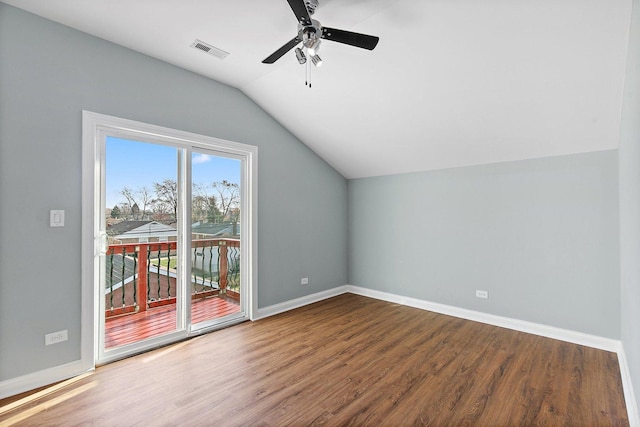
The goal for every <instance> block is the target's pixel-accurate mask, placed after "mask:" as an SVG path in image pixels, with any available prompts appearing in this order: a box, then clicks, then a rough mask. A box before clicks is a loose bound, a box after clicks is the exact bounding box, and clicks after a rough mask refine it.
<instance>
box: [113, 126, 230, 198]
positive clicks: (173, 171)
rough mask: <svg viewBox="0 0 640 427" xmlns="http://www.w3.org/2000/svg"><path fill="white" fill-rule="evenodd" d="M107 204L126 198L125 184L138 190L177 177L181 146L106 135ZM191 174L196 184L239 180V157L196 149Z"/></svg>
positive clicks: (151, 187)
mask: <svg viewBox="0 0 640 427" xmlns="http://www.w3.org/2000/svg"><path fill="white" fill-rule="evenodd" d="M106 145H107V147H106V154H107V160H106V207H108V208H112V207H113V206H115V205H116V204H119V203H120V202H123V201H124V197H122V196H121V195H120V194H119V193H120V190H122V188H123V187H129V188H131V189H132V190H134V191H135V190H137V189H138V188H140V187H147V188H148V189H149V190H150V191H151V192H153V183H154V182H161V181H163V180H165V179H173V180H175V179H176V177H177V170H178V169H177V156H178V149H176V148H173V147H167V146H164V145H158V144H148V143H144V142H138V141H131V140H126V139H120V138H114V137H107V144H106ZM191 174H192V179H193V182H194V183H196V184H211V183H213V182H217V181H222V180H224V179H226V180H227V181H230V182H234V183H238V184H239V183H240V161H239V160H235V159H227V158H224V157H217V156H207V155H205V154H201V153H193V156H192V168H191Z"/></svg>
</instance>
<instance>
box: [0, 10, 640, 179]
mask: <svg viewBox="0 0 640 427" xmlns="http://www.w3.org/2000/svg"><path fill="white" fill-rule="evenodd" d="M2 1H4V2H5V3H7V4H10V5H13V6H16V7H19V8H22V9H25V10H27V11H30V12H33V13H35V14H37V15H41V16H43V17H45V18H48V19H51V20H53V21H57V22H60V23H62V24H65V25H68V26H70V27H73V28H76V29H78V30H81V31H84V32H87V33H90V34H93V35H95V36H98V37H101V38H104V39H106V40H109V41H112V42H114V43H117V44H120V45H122V46H126V47H128V48H131V49H133V50H136V51H139V52H141V53H144V54H146V55H149V56H152V57H155V58H158V59H161V60H163V61H166V62H169V63H171V64H174V65H177V66H179V67H182V68H185V69H187V70H191V71H193V72H195V73H198V74H201V75H203V76H206V77H209V78H211V79H214V80H218V81H220V82H223V83H226V84H228V85H231V86H234V87H236V88H238V89H240V90H241V91H243V92H244V93H245V94H246V95H247V96H249V97H250V98H251V99H253V100H254V101H255V102H256V103H257V104H259V105H260V106H261V107H262V108H264V110H266V111H267V112H268V113H269V114H271V115H272V116H273V117H274V118H275V119H276V120H278V121H279V122H280V123H282V125H284V126H285V127H286V128H288V129H289V130H290V131H291V132H292V133H293V134H295V135H296V136H297V137H298V138H299V139H300V140H301V141H302V142H304V143H305V144H306V145H308V146H309V147H310V148H311V149H312V150H314V151H315V152H316V153H318V154H319V155H320V156H322V157H323V158H324V159H325V160H326V161H328V162H329V163H330V164H331V165H332V166H333V167H335V168H336V169H337V170H338V171H339V172H341V173H342V174H343V175H344V176H345V177H347V178H358V177H367V176H377V175H387V174H394V173H403V172H412V171H423V170H430V169H442V168H449V167H457V166H466V165H474V164H484V163H494V162H502V161H510V160H520V159H527V158H537V157H546V156H554V155H562V154H570V153H581V152H590V151H598V150H606V149H613V148H617V146H618V136H619V124H620V112H621V108H622V105H621V104H622V93H623V86H624V78H625V64H626V55H627V39H628V32H629V24H630V13H631V0H419V1H416V0H320V6H319V8H318V9H317V11H316V13H315V14H314V15H313V18H314V19H317V20H318V21H320V22H321V23H322V24H323V25H326V26H329V27H334V28H340V29H345V30H351V31H356V32H361V33H366V34H372V35H376V36H379V37H380V42H379V44H378V46H377V47H376V49H375V50H373V51H368V50H363V49H358V48H354V47H351V46H346V45H341V44H338V43H333V42H330V41H323V42H322V47H321V49H320V52H319V53H320V55H321V56H322V58H323V60H324V64H323V66H322V67H321V68H317V69H316V68H312V69H311V70H310V71H311V82H312V84H313V86H312V88H311V89H310V88H308V87H306V86H305V84H304V82H305V66H301V65H299V64H298V62H297V61H296V59H295V56H294V53H293V52H289V53H288V54H286V55H285V56H284V57H283V58H281V59H280V60H279V61H277V62H276V63H275V64H273V65H266V64H263V63H261V61H262V60H263V59H264V58H265V57H267V56H268V55H269V54H271V53H272V52H273V51H274V50H276V49H277V48H278V47H280V46H282V45H283V44H284V43H285V42H286V41H288V40H290V39H291V38H292V37H294V36H295V34H296V31H297V29H296V28H297V27H296V26H297V24H296V18H295V16H294V15H293V13H292V11H291V9H290V7H289V5H288V3H287V1H286V0H244V1H229V0H46V1H44V0H2ZM196 39H199V40H201V41H204V42H206V43H209V44H211V45H213V46H215V47H217V48H219V49H222V50H224V51H227V52H229V55H228V56H227V57H226V58H225V59H218V58H216V57H214V56H211V55H209V54H206V53H204V52H202V51H200V50H197V49H194V48H192V47H191V44H192V43H193V42H194V40H196ZM16 42H18V41H16Z"/></svg>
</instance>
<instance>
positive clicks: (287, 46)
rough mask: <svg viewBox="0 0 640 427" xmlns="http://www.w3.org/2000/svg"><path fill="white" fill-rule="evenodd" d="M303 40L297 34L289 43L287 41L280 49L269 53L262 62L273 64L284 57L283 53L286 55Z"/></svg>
mask: <svg viewBox="0 0 640 427" xmlns="http://www.w3.org/2000/svg"><path fill="white" fill-rule="evenodd" d="M301 41H302V40H300V37H298V36H295V37H294V38H292V39H291V40H289V41H288V42H287V43H285V44H284V46H282V47H281V48H280V49H278V50H276V51H275V52H273V53H272V54H271V55H269V56H268V57H267V58H265V59H264V61H262V63H263V64H273V63H274V62H276V61H277V60H278V59H280V58H281V57H282V55H284V54H285V53H287V52H289V51H290V50H291V49H293V48H294V47H295V46H296V45H297V44H298V43H300V42H301Z"/></svg>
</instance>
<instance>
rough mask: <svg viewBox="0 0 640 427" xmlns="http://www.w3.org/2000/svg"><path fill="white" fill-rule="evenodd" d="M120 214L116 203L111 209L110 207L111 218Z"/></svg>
mask: <svg viewBox="0 0 640 427" xmlns="http://www.w3.org/2000/svg"><path fill="white" fill-rule="evenodd" d="M121 214H122V212H120V208H119V207H118V205H115V206H114V207H113V209H111V218H120V215H121Z"/></svg>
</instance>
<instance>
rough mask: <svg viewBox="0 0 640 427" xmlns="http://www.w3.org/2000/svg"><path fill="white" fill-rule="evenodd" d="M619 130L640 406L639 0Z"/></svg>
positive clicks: (624, 289)
mask: <svg viewBox="0 0 640 427" xmlns="http://www.w3.org/2000/svg"><path fill="white" fill-rule="evenodd" d="M631 19H632V21H631V32H630V36H629V37H630V38H629V49H628V52H629V55H628V60H627V76H626V82H625V93H624V104H623V109H622V129H621V133H620V150H619V152H620V265H621V267H620V280H621V303H622V304H621V318H622V345H623V347H624V350H625V354H626V356H627V362H628V366H629V369H630V371H631V379H632V382H633V388H634V391H635V395H636V404H637V405H638V406H640V261H639V260H640V0H634V2H633V12H632V18H631Z"/></svg>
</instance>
